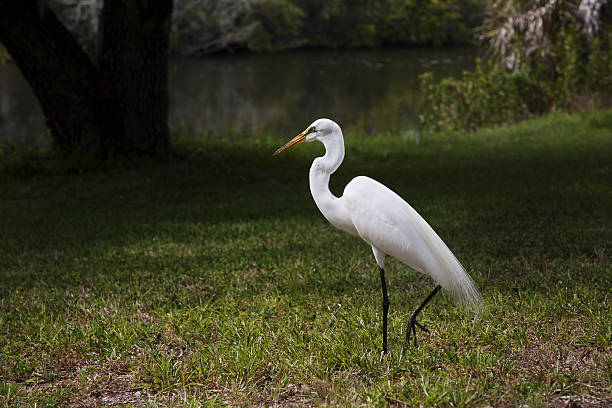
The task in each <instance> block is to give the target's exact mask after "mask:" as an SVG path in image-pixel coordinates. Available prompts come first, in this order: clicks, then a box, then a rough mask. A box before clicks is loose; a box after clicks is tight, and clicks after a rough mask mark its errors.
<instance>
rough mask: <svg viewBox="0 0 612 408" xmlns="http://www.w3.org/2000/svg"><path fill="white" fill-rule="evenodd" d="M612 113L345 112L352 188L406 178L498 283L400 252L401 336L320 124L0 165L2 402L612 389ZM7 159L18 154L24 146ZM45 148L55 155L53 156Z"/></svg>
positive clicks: (396, 307)
mask: <svg viewBox="0 0 612 408" xmlns="http://www.w3.org/2000/svg"><path fill="white" fill-rule="evenodd" d="M611 133H612V111H605V112H597V113H593V114H588V115H580V114H572V115H566V114H555V115H549V116H545V117H542V118H538V119H535V120H529V121H526V122H522V123H519V124H518V125H515V126H510V127H505V128H498V129H488V130H487V129H485V130H481V131H478V132H475V133H465V134H444V133H439V134H435V135H430V136H427V137H425V136H423V137H421V138H420V139H418V138H416V139H415V138H410V137H406V138H400V137H397V136H377V137H370V138H365V137H364V138H352V137H351V134H348V133H347V134H346V135H345V137H346V142H347V156H346V159H345V163H344V164H343V165H342V166H341V168H340V169H339V170H338V172H337V173H336V174H334V176H333V177H332V186H331V187H332V191H333V192H335V193H336V194H341V192H342V189H343V187H344V185H345V184H346V183H347V181H348V180H350V179H351V178H352V177H354V176H356V175H359V174H367V175H369V176H371V177H374V178H376V179H378V180H379V181H381V182H383V183H385V184H386V185H388V186H389V187H391V188H393V189H394V190H395V191H396V192H398V193H399V194H400V195H401V196H402V197H404V198H405V199H407V201H409V202H410V203H411V204H412V205H413V206H414V207H415V209H417V210H418V211H419V212H420V213H421V214H422V215H423V216H424V217H425V218H426V219H427V220H428V221H429V222H430V223H431V225H432V226H433V227H434V228H435V229H436V230H437V231H438V232H439V234H440V236H441V237H442V238H443V239H444V240H445V241H446V242H447V244H448V245H449V247H450V248H451V249H452V250H453V251H454V252H455V253H456V255H457V256H458V258H459V259H460V260H461V261H462V262H463V264H464V265H465V266H466V269H468V271H469V272H470V274H471V275H472V276H473V278H474V280H475V281H476V283H477V285H478V287H479V288H480V289H481V291H482V294H483V298H484V302H485V312H484V313H483V314H482V315H481V316H480V318H479V319H477V320H474V319H473V318H472V316H471V315H470V314H469V312H467V311H466V310H464V309H463V308H462V307H461V306H458V305H456V304H455V303H454V302H453V301H452V299H451V298H450V297H449V296H447V295H446V294H444V295H442V296H438V297H437V298H436V299H435V301H433V302H432V303H431V304H430V305H428V306H427V308H426V309H425V311H424V312H423V314H422V320H421V323H423V324H424V325H425V326H426V327H428V328H429V329H430V330H431V333H430V334H425V333H419V336H420V337H419V340H420V346H419V348H417V349H415V348H412V347H411V348H409V349H408V350H407V352H406V353H405V354H404V355H403V356H402V355H401V354H400V351H401V347H402V345H403V330H404V329H405V325H406V322H407V320H408V317H409V315H410V313H411V311H412V310H413V309H414V308H415V306H416V305H417V303H418V302H419V300H420V299H422V298H424V297H425V296H426V295H427V293H429V291H430V290H431V288H432V286H433V283H432V282H431V281H430V280H429V279H428V278H426V277H424V276H422V275H419V274H417V273H415V272H413V271H410V270H409V269H408V268H407V267H404V266H402V265H400V264H399V263H397V262H394V261H391V260H390V261H389V267H388V269H389V272H388V275H389V276H388V279H389V282H388V286H389V292H390V298H391V308H390V315H389V333H390V338H389V348H390V353H389V355H388V356H387V357H385V358H384V359H383V360H382V361H381V359H380V340H381V339H380V337H381V336H380V332H381V318H380V315H381V311H380V287H379V285H380V282H379V280H378V273H377V270H376V266H375V263H374V260H373V257H372V254H371V251H370V249H369V248H368V247H367V246H366V245H364V244H363V243H362V242H361V241H359V240H357V239H355V238H352V237H349V236H347V235H346V234H343V233H341V232H338V231H336V230H334V229H333V228H332V227H330V226H329V225H328V224H327V222H326V221H325V220H324V219H323V218H322V216H321V215H320V214H319V212H318V210H317V208H316V207H315V205H314V203H313V202H312V199H311V198H310V193H309V189H308V176H307V172H308V167H309V165H310V162H311V160H312V157H313V156H314V155H315V154H320V153H321V152H322V148H321V146H315V145H303V146H299V147H298V148H295V149H292V150H291V151H289V152H287V153H285V154H283V155H281V156H278V157H275V158H272V157H271V153H272V152H273V151H274V150H275V149H276V148H277V147H278V146H279V145H280V144H281V143H283V142H285V141H286V140H280V139H272V138H270V139H254V140H247V141H238V140H233V141H225V142H224V141H219V140H214V139H210V140H206V141H204V143H203V142H202V141H197V140H191V141H189V142H182V143H180V151H181V156H180V157H181V158H180V159H179V160H176V161H173V162H171V163H165V164H159V163H123V164H114V165H106V167H105V165H100V166H99V167H94V168H90V169H84V168H79V167H70V168H62V167H59V166H58V165H57V164H56V163H53V162H52V161H50V159H45V158H44V157H39V158H40V161H38V162H37V163H35V164H33V165H31V166H27V165H26V164H25V163H26V162H27V161H26V160H25V159H23V158H22V159H19V160H15V161H14V162H13V163H12V164H11V166H8V167H6V166H5V167H3V168H2V169H3V174H2V177H0V195H1V199H0V213H2V214H3V216H2V220H1V221H0V235H1V236H2V237H5V238H4V239H3V240H0V282H1V283H0V299H1V300H0V322H1V324H0V328H1V332H0V379H1V380H0V403H2V404H3V405H9V406H10V405H33V404H34V403H35V402H36V403H38V404H39V405H44V404H47V405H54V404H55V405H71V404H75V405H87V404H98V405H100V404H103V405H111V404H115V403H133V404H141V403H146V402H147V401H157V402H158V403H160V404H169V403H170V402H172V403H174V404H175V406H189V405H190V404H191V403H193V402H195V401H198V400H199V401H206V400H208V403H207V404H208V406H222V405H224V404H231V405H272V404H275V403H276V404H279V405H290V404H297V405H301V406H309V405H322V404H329V405H344V404H354V405H364V406H365V405H368V406H372V405H385V404H391V405H394V404H401V403H405V404H408V405H411V406H418V405H420V404H424V405H426V406H440V405H442V406H444V405H447V406H450V405H454V406H467V405H471V406H472V405H477V406H485V405H491V406H519V405H521V404H528V405H530V406H541V405H546V404H550V405H552V406H565V405H567V404H568V401H570V400H571V401H577V403H579V404H581V405H591V406H602V407H603V406H605V405H609V404H610V403H612V395H611V393H610V387H611V385H612V383H611V382H612V379H611V377H610V374H609V373H610V368H611V367H612V349H611V348H610V344H612V333H611V332H610V324H609V322H610V319H612V316H611V315H610V310H611V304H610V302H611V301H612V299H611V298H610V295H609V288H610V286H611V285H612V281H611V276H612V267H611V265H610V255H611V254H610V242H611V240H612V236H611V235H610V231H612V208H611V207H610V205H609V203H610V202H612V186H611V185H610V181H609V180H610V178H611V177H610V176H611V174H610V172H611V171H612V169H611V168H610V162H611V158H612V137H611ZM3 158H6V156H4V157H3ZM45 160H47V161H45Z"/></svg>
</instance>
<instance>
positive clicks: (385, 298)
mask: <svg viewBox="0 0 612 408" xmlns="http://www.w3.org/2000/svg"><path fill="white" fill-rule="evenodd" d="M380 283H381V285H382V295H383V301H382V307H383V353H385V354H386V353H387V312H389V296H388V295H387V282H385V270H384V269H383V268H380Z"/></svg>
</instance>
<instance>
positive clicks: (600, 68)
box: [421, 26, 612, 130]
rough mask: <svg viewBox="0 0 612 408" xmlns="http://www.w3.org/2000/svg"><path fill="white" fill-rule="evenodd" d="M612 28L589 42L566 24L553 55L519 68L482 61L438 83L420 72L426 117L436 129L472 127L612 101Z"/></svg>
mask: <svg viewBox="0 0 612 408" xmlns="http://www.w3.org/2000/svg"><path fill="white" fill-rule="evenodd" d="M610 43H612V32H611V33H610V34H609V35H608V36H607V38H606V37H603V38H595V39H594V40H593V41H592V42H590V43H588V42H587V41H586V39H585V38H584V35H583V34H582V33H581V32H579V31H578V30H576V29H575V28H574V27H572V26H569V27H565V28H564V29H563V30H562V31H561V32H560V33H559V35H558V36H557V42H556V43H554V44H552V45H551V53H550V57H548V56H547V57H546V58H543V57H542V58H531V59H529V60H524V61H523V62H522V63H521V64H520V65H519V66H518V69H515V70H514V71H512V70H509V69H507V68H506V67H503V66H500V65H495V64H493V62H491V61H489V62H487V63H483V62H481V61H478V62H477V64H476V68H475V69H474V71H472V72H467V71H466V72H464V73H463V75H462V77H461V78H460V79H453V78H446V79H443V80H441V81H440V82H437V83H436V82H435V81H434V78H433V76H432V75H431V73H426V74H424V75H422V76H421V89H422V91H423V93H424V95H425V99H426V108H425V111H424V112H423V114H422V115H421V118H422V121H423V122H424V123H425V124H426V125H427V126H428V127H430V128H432V129H456V130H472V129H476V128H479V127H482V126H490V125H499V124H509V123H514V122H517V121H520V120H523V119H526V118H528V117H531V116H535V115H540V114H544V113H548V112H550V111H554V110H568V111H581V110H588V109H590V108H592V107H594V106H602V105H606V104H607V103H609V99H610V95H611V94H612V52H611V50H610Z"/></svg>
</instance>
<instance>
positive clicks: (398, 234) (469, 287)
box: [342, 176, 480, 303]
mask: <svg viewBox="0 0 612 408" xmlns="http://www.w3.org/2000/svg"><path fill="white" fill-rule="evenodd" d="M342 201H343V202H344V205H345V206H346V208H347V211H348V212H349V214H350V217H351V221H352V222H353V225H354V226H355V229H356V230H357V231H358V233H359V236H360V237H361V238H362V239H363V240H364V241H366V242H367V243H369V244H370V245H372V246H373V247H375V248H377V249H378V250H379V251H382V252H384V253H385V254H388V255H391V256H393V257H394V258H396V259H398V260H400V261H401V262H403V263H405V264H406V265H408V266H410V267H411V268H413V269H415V270H417V271H419V272H422V273H426V274H428V275H430V276H431V277H432V278H433V279H434V280H435V281H436V282H438V283H439V284H440V285H441V286H442V287H443V288H444V289H446V290H448V291H450V292H451V293H453V294H454V295H455V296H456V297H457V298H458V299H460V300H464V301H467V302H472V303H479V302H480V296H479V294H478V291H477V290H476V288H475V287H474V283H473V281H472V279H471V278H470V277H469V275H467V273H466V272H465V269H463V266H462V265H461V264H460V263H459V261H458V260H457V258H455V256H454V255H453V253H452V252H451V251H450V249H448V247H447V246H446V244H445V243H444V242H443V241H442V239H440V237H439V236H438V234H436V232H435V231H434V230H433V229H432V228H431V227H430V226H429V224H428V223H427V222H426V221H425V220H424V219H423V217H421V216H420V215H419V213H417V212H416V211H415V210H414V209H413V208H412V207H411V206H410V205H409V204H408V203H407V202H406V201H404V200H403V199H402V198H401V197H400V196H399V195H397V194H396V193H395V192H393V191H392V190H390V189H389V188H387V187H386V186H385V185H383V184H381V183H379V182H378V181H376V180H373V179H371V178H369V177H365V176H359V177H355V178H354V179H353V180H351V182H350V183H349V184H347V186H346V188H345V189H344V195H343V196H342Z"/></svg>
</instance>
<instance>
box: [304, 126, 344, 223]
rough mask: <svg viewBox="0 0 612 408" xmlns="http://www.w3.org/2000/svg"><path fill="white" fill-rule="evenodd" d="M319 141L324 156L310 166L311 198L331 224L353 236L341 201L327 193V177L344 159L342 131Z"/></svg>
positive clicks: (329, 192) (338, 130)
mask: <svg viewBox="0 0 612 408" xmlns="http://www.w3.org/2000/svg"><path fill="white" fill-rule="evenodd" d="M321 141H322V143H323V145H325V155H324V156H322V157H317V158H316V159H314V161H313V162H312V166H310V174H309V180H310V192H311V193H312V198H314V201H315V203H316V204H317V207H318V208H319V210H320V211H321V213H322V214H323V216H324V217H325V218H327V220H328V221H329V222H330V223H331V224H333V225H334V226H335V227H337V228H339V229H341V230H343V231H346V232H348V233H349V234H354V233H355V232H354V227H353V226H352V225H353V224H352V222H351V221H350V218H349V217H348V214H347V212H346V211H345V210H344V208H343V207H342V203H341V202H340V201H341V199H340V198H338V197H336V196H334V195H333V194H332V193H331V191H329V177H330V175H331V174H332V173H333V172H335V171H336V170H337V169H338V167H340V164H341V163H342V160H343V159H344V139H343V137H342V131H341V130H340V129H337V131H334V132H333V133H331V134H329V135H327V136H325V137H324V138H323V139H322V140H321Z"/></svg>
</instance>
